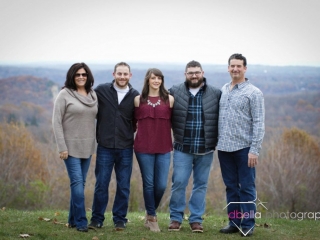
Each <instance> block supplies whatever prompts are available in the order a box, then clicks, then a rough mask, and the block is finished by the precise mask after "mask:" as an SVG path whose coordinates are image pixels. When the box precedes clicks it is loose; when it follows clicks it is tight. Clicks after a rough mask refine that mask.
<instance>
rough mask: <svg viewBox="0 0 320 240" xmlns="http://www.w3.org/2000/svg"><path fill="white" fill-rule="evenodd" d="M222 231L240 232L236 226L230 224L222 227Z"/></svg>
mask: <svg viewBox="0 0 320 240" xmlns="http://www.w3.org/2000/svg"><path fill="white" fill-rule="evenodd" d="M220 232H221V233H237V232H239V229H238V228H237V227H235V226H231V225H228V226H225V227H224V228H221V229H220Z"/></svg>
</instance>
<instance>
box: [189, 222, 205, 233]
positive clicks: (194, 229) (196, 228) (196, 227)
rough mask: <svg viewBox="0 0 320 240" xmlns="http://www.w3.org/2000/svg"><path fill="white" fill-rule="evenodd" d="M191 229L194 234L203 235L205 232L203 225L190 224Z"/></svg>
mask: <svg viewBox="0 0 320 240" xmlns="http://www.w3.org/2000/svg"><path fill="white" fill-rule="evenodd" d="M190 228H191V230H192V232H194V233H202V232H203V227H202V225H201V223H198V222H194V223H190Z"/></svg>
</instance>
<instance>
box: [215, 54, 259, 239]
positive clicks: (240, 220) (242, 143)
mask: <svg viewBox="0 0 320 240" xmlns="http://www.w3.org/2000/svg"><path fill="white" fill-rule="evenodd" d="M228 64H229V66H228V72H229V73H230V76H231V82H230V83H227V84H225V85H224V86H223V87H222V89H221V91H222V95H221V99H220V108H219V124H218V129H219V136H218V145H217V149H218V157H219V161H220V167H221V173H222V178H223V181H224V183H225V185H226V195H227V203H228V206H227V210H228V217H229V225H227V226H226V227H224V228H222V229H221V230H220V232H221V233H237V232H239V231H241V234H242V236H251V235H252V234H253V229H254V225H255V219H254V214H255V212H256V206H255V204H254V203H247V202H250V201H252V202H254V201H255V200H256V188H255V176H256V172H255V166H256V165H257V163H258V156H259V152H260V149H261V144H262V140H263V136H264V131H265V130H264V118H265V117H264V116H265V113H264V112H265V111H264V98H263V94H262V92H261V91H260V90H259V89H258V88H257V87H255V86H253V85H252V84H251V83H250V82H249V80H248V79H247V78H245V76H244V75H245V72H246V70H247V60H246V58H245V57H244V56H242V55H241V54H237V53H236V54H233V55H231V57H230V58H229V61H228ZM240 202H241V203H240Z"/></svg>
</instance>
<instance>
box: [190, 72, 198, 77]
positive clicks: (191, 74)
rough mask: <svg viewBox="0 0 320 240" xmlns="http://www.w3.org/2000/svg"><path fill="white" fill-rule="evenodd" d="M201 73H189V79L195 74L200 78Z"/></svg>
mask: <svg viewBox="0 0 320 240" xmlns="http://www.w3.org/2000/svg"><path fill="white" fill-rule="evenodd" d="M201 73H202V72H187V75H188V76H189V77H192V76H193V75H194V74H195V75H196V76H200V75H201Z"/></svg>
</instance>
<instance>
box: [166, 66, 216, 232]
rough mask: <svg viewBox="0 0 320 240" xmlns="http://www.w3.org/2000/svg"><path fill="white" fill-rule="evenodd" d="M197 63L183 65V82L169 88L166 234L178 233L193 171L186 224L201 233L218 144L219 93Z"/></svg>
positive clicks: (193, 230)
mask: <svg viewBox="0 0 320 240" xmlns="http://www.w3.org/2000/svg"><path fill="white" fill-rule="evenodd" d="M203 74H204V72H203V70H202V67H201V64H200V63H199V62H196V61H191V62H189V63H188V64H187V66H186V71H185V76H186V81H185V82H184V83H182V84H180V85H177V86H173V87H172V88H171V89H170V94H171V95H172V96H173V97H174V99H175V103H174V106H173V111H172V130H173V134H174V154H173V175H172V189H171V199H170V205H169V207H170V220H171V221H170V225H169V228H168V230H169V231H179V230H180V227H181V223H182V220H183V215H184V209H185V207H186V201H185V199H186V187H187V185H188V182H189V178H190V175H191V172H192V171H193V189H192V194H191V196H190V199H189V210H190V213H191V215H190V216H189V224H190V228H191V230H192V232H203V227H202V215H203V214H204V211H205V202H206V192H207V184H208V179H209V173H210V168H211V164H212V162H213V151H214V150H215V147H216V145H217V142H218V119H219V100H220V96H221V91H220V90H219V89H217V88H214V87H212V86H210V85H208V84H207V80H206V78H205V77H203Z"/></svg>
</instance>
